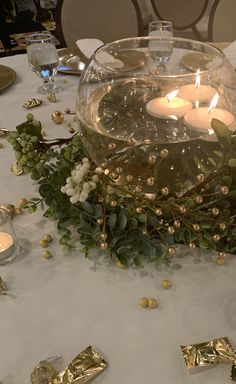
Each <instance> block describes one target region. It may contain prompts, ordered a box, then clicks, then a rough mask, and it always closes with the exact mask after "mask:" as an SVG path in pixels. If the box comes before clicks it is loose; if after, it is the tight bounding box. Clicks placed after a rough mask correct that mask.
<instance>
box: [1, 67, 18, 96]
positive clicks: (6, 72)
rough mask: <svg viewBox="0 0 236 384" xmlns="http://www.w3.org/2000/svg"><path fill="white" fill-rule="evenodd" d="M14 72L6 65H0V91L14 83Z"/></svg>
mask: <svg viewBox="0 0 236 384" xmlns="http://www.w3.org/2000/svg"><path fill="white" fill-rule="evenodd" d="M15 79H16V72H15V71H14V70H13V69H12V68H10V67H7V66H6V65H0V91H3V90H4V89H6V88H8V87H9V86H10V85H12V84H13V83H14V81H15Z"/></svg>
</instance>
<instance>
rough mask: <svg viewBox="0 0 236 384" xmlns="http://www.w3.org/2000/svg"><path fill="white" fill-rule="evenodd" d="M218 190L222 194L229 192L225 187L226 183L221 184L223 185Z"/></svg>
mask: <svg viewBox="0 0 236 384" xmlns="http://www.w3.org/2000/svg"><path fill="white" fill-rule="evenodd" d="M220 192H221V193H222V195H228V193H229V188H228V187H226V185H223V186H222V187H221V188H220Z"/></svg>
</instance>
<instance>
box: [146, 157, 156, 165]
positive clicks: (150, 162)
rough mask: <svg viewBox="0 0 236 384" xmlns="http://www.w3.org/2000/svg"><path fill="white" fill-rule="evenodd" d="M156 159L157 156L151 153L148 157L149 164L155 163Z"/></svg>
mask: <svg viewBox="0 0 236 384" xmlns="http://www.w3.org/2000/svg"><path fill="white" fill-rule="evenodd" d="M156 161H157V157H156V156H155V155H150V156H149V157H148V162H149V164H155V162H156Z"/></svg>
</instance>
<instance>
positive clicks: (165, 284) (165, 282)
mask: <svg viewBox="0 0 236 384" xmlns="http://www.w3.org/2000/svg"><path fill="white" fill-rule="evenodd" d="M161 285H162V288H164V289H169V288H170V287H171V282H170V280H163V281H162V283H161Z"/></svg>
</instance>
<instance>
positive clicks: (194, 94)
mask: <svg viewBox="0 0 236 384" xmlns="http://www.w3.org/2000/svg"><path fill="white" fill-rule="evenodd" d="M215 93H216V90H215V88H213V87H211V86H210V85H204V84H200V85H198V86H196V84H186V85H182V86H181V87H179V94H178V96H179V97H182V98H184V99H187V100H190V101H192V102H194V101H197V100H198V101H199V102H202V103H203V102H208V101H210V100H211V99H212V98H213V96H214V95H215Z"/></svg>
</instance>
